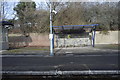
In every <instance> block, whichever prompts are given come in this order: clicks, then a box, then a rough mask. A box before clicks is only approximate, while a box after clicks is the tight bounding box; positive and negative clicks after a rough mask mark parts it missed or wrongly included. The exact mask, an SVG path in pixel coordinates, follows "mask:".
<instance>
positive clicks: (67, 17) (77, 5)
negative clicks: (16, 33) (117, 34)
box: [14, 2, 120, 34]
mask: <svg viewBox="0 0 120 80" xmlns="http://www.w3.org/2000/svg"><path fill="white" fill-rule="evenodd" d="M41 4H42V5H39V8H38V9H36V3H35V2H19V3H18V4H17V5H16V7H15V8H14V10H15V11H16V12H17V17H18V20H16V21H15V23H16V24H20V29H21V31H22V32H23V33H24V34H27V33H30V32H37V33H45V32H49V2H46V3H41ZM46 4H47V5H46ZM52 8H53V10H56V11H57V12H58V13H57V14H54V13H53V14H52V18H53V19H52V21H53V26H62V25H85V24H99V26H98V27H97V30H100V31H104V32H105V34H106V32H107V31H108V30H120V26H118V3H117V2H103V3H99V2H93V3H92V2H89V3H88V2H72V3H71V2H52ZM104 32H103V33H104Z"/></svg>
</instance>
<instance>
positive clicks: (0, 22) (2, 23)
mask: <svg viewBox="0 0 120 80" xmlns="http://www.w3.org/2000/svg"><path fill="white" fill-rule="evenodd" d="M0 24H1V25H2V26H5V25H11V26H14V24H12V23H10V22H8V21H0Z"/></svg>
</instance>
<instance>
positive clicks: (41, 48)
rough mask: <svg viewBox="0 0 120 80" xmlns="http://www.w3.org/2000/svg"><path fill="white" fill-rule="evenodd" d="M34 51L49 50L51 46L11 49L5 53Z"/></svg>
mask: <svg viewBox="0 0 120 80" xmlns="http://www.w3.org/2000/svg"><path fill="white" fill-rule="evenodd" d="M31 51H32V52H34V51H49V47H24V48H18V49H9V50H7V51H5V53H19V52H21V53H22V52H31Z"/></svg>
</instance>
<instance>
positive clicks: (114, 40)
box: [95, 31, 120, 44]
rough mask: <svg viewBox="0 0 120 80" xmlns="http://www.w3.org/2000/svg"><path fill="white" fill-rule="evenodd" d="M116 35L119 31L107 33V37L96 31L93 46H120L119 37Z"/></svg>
mask: <svg viewBox="0 0 120 80" xmlns="http://www.w3.org/2000/svg"><path fill="white" fill-rule="evenodd" d="M118 34H119V31H109V33H108V35H105V34H100V31H96V36H95V44H118V43H119V44H120V42H119V40H120V35H118ZM118 36H119V37H118Z"/></svg>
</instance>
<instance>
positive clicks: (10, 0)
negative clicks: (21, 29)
mask: <svg viewBox="0 0 120 80" xmlns="http://www.w3.org/2000/svg"><path fill="white" fill-rule="evenodd" d="M0 1H1V0H0ZM4 1H5V2H7V4H6V5H5V14H6V13H7V14H6V18H7V19H12V18H13V17H14V16H15V15H14V14H16V13H15V11H14V10H13V8H14V7H15V6H16V5H17V4H18V2H19V0H4ZM22 1H27V2H28V1H29V0H22ZM33 1H35V3H36V5H37V6H36V8H38V7H39V4H41V2H45V1H49V0H33ZM52 1H55V2H56V1H63V2H66V1H71V2H98V1H99V2H106V1H110V2H119V0H52Z"/></svg>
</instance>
